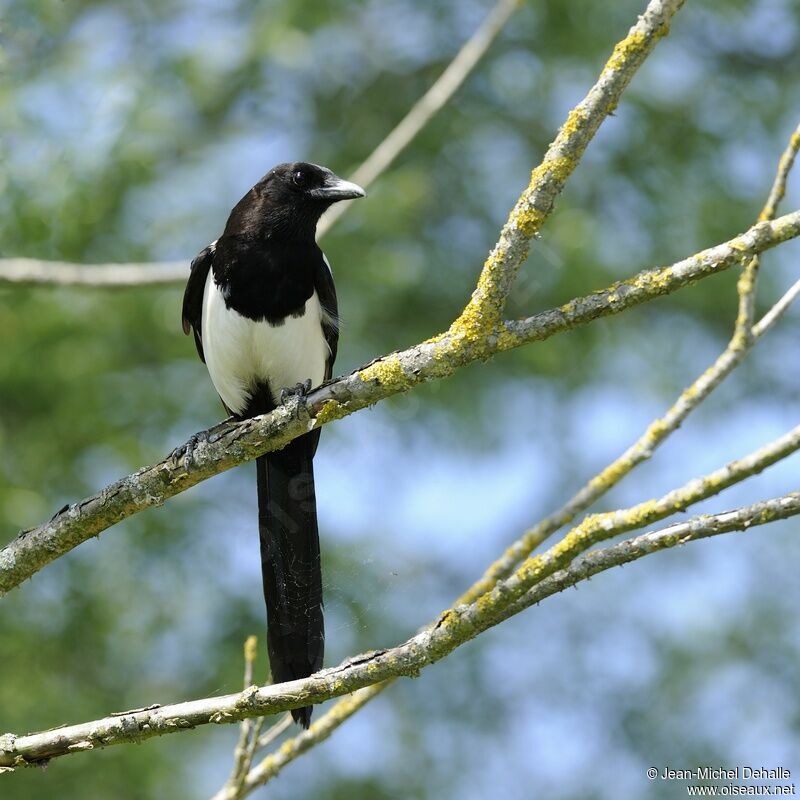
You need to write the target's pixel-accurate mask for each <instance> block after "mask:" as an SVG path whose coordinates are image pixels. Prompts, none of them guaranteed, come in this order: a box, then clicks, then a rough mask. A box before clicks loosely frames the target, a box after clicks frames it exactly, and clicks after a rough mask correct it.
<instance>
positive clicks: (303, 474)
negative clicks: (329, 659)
mask: <svg viewBox="0 0 800 800" xmlns="http://www.w3.org/2000/svg"><path fill="white" fill-rule="evenodd" d="M318 438H319V431H313V432H312V433H308V434H305V435H304V436H300V437H299V438H297V439H294V440H293V441H291V442H290V443H289V444H288V445H286V447H284V448H283V450H279V451H276V452H274V453H268V454H267V455H265V456H261V457H260V458H258V459H257V460H256V473H257V478H258V532H259V537H260V540H261V572H262V577H263V581H264V599H265V600H266V604H267V623H268V631H267V650H268V652H269V663H270V667H271V669H272V680H273V682H274V683H283V682H284V681H291V680H297V679H298V678H305V677H308V676H309V675H311V674H312V673H314V672H316V671H317V670H319V669H320V668H321V667H322V659H323V653H324V647H325V629H324V623H323V618H322V571H321V568H320V554H319V532H318V530H317V503H316V497H315V494H314V465H313V460H312V459H313V455H314V451H315V450H316V445H317V439H318ZM311 711H312V708H311V706H306V707H305V708H296V709H293V711H292V716H293V717H294V720H295V722H299V723H300V724H301V725H302V726H303V727H304V728H308V726H309V724H310V722H311Z"/></svg>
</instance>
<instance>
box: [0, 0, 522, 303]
mask: <svg viewBox="0 0 800 800" xmlns="http://www.w3.org/2000/svg"><path fill="white" fill-rule="evenodd" d="M519 3H520V0H498V2H497V4H496V5H495V7H494V8H493V9H492V11H491V12H490V13H489V15H488V16H487V17H486V19H485V20H484V22H483V23H482V24H481V26H480V27H479V28H478V30H477V31H475V33H474V34H473V36H472V37H471V38H470V39H469V40H468V41H467V42H466V43H465V44H464V46H463V47H462V48H461V50H459V52H458V54H457V55H456V57H455V58H454V59H453V61H451V62H450V64H449V65H448V66H447V68H446V69H445V71H444V72H443V73H442V74H441V76H440V77H439V79H438V80H437V81H436V82H435V83H434V84H433V86H431V87H430V88H429V89H428V91H427V92H425V94H424V95H423V96H422V97H421V98H420V99H419V100H418V101H417V102H416V103H415V104H414V105H413V107H412V108H411V109H410V110H409V112H408V114H406V116H405V117H403V119H402V120H401V121H400V122H399V123H398V125H397V126H396V127H395V128H394V129H393V130H392V131H391V133H390V134H389V135H388V136H387V137H386V138H385V139H384V140H383V141H382V142H381V143H380V144H379V145H378V146H377V147H376V148H375V149H374V150H373V151H372V153H371V154H370V155H369V156H368V157H367V159H366V160H365V161H364V162H363V163H362V164H361V166H359V167H358V168H357V169H356V171H355V172H354V173H353V176H352V180H353V181H355V182H356V183H358V184H359V185H360V186H363V187H365V188H369V186H370V185H371V184H372V183H374V182H375V181H376V180H377V179H378V178H379V177H380V176H381V175H382V174H383V173H384V172H385V171H386V170H387V169H388V168H389V167H390V166H391V165H392V163H393V162H394V160H395V159H396V158H397V156H398V155H400V153H401V152H402V151H403V150H404V149H405V148H406V147H407V146H408V145H409V144H410V143H411V142H412V141H413V140H414V138H415V137H416V136H417V134H418V133H419V132H420V131H421V130H422V129H423V128H424V127H425V126H426V125H427V124H428V123H429V122H430V121H431V120H432V119H433V117H434V116H435V115H436V113H437V112H438V111H439V110H440V109H441V108H442V107H443V106H444V105H445V104H446V103H447V101H448V100H449V99H450V98H451V97H452V96H453V95H454V94H455V92H456V91H458V88H459V87H460V86H461V85H462V83H463V82H464V81H465V80H466V79H467V77H468V76H469V75H470V73H471V72H472V71H473V70H474V69H475V67H476V66H477V64H478V62H479V61H480V59H481V58H482V57H483V55H484V54H485V53H486V51H487V50H488V49H489V47H490V45H491V44H492V42H493V41H494V40H495V39H496V38H497V35H498V34H499V33H500V31H501V30H502V29H503V27H504V26H505V24H506V22H508V19H509V17H510V16H511V14H512V13H513V11H514V9H515V8H516V7H517V6H518V5H519ZM351 205H352V204H351V203H348V202H344V203H338V204H337V205H335V206H334V207H333V208H331V209H330V211H328V213H327V214H325V216H324V217H323V218H322V220H320V224H319V226H318V228H317V237H318V238H320V237H322V236H324V235H325V234H326V233H327V232H328V231H329V230H330V229H331V228H332V227H333V226H334V224H335V223H336V221H337V220H338V219H339V218H340V217H341V216H342V214H344V213H346V211H347V209H348V208H350V206H351ZM188 275H189V262H188V261H185V262H184V261H161V262H152V263H149V264H92V265H87V264H73V263H70V262H65V261H44V260H39V259H35V258H0V286H2V284H4V283H8V284H21V285H33V286H36V285H46V286H48V285H49V286H94V287H98V288H122V287H126V286H148V285H151V286H152V285H161V284H182V283H185V281H186V278H187V277H188Z"/></svg>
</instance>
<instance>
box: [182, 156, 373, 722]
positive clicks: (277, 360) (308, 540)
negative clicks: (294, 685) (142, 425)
mask: <svg viewBox="0 0 800 800" xmlns="http://www.w3.org/2000/svg"><path fill="white" fill-rule="evenodd" d="M364 194H365V193H364V190H363V189H362V188H361V187H360V186H356V184H354V183H350V182H348V181H345V180H342V179H341V178H339V177H337V176H336V175H334V174H333V172H331V171H330V170H329V169H326V168H325V167H320V166H317V165H316V164H307V163H304V162H296V163H292V164H279V165H278V166H277V167H275V168H274V169H272V170H270V171H269V172H268V173H267V174H266V175H265V176H264V177H263V178H262V179H261V180H260V181H259V182H258V183H257V184H256V185H255V186H253V188H252V189H250V191H249V192H248V193H247V194H246V195H245V196H244V197H243V198H242V199H241V200H240V201H239V202H238V203H237V204H236V206H235V207H234V209H233V211H231V214H230V216H229V217H228V222H227V224H226V225H225V231H224V232H223V234H222V236H220V237H219V239H217V240H216V241H215V242H213V243H212V244H210V245H209V246H208V247H206V248H205V250H203V251H202V252H201V253H200V254H199V255H198V256H197V258H195V259H194V261H193V262H192V266H191V272H190V275H189V281H188V283H187V285H186V292H185V293H184V296H183V331H184V333H186V334H188V333H189V332H190V331H191V332H192V333H193V334H194V341H195V345H196V346H197V352H198V354H199V356H200V358H201V359H202V360H203V361H204V362H205V364H206V366H207V367H208V372H209V374H210V375H211V381H212V383H213V384H214V388H215V389H216V390H217V394H219V396H220V398H221V399H222V404H223V405H224V406H225V409H226V410H227V411H228V413H229V414H230V415H231V416H232V417H234V418H237V419H244V418H246V417H254V416H256V415H258V414H265V413H267V412H268V411H271V410H272V409H274V408H275V407H276V406H277V405H278V404H279V403H282V402H283V401H284V400H285V397H286V393H287V391H288V392H296V393H300V394H301V395H302V394H304V393H305V392H307V391H309V389H310V388H311V387H315V386H318V385H319V384H321V383H322V382H323V381H325V380H328V379H329V378H330V377H331V369H332V367H333V361H334V359H335V358H336V348H337V345H338V340H339V314H338V306H337V302H336V290H335V288H334V285H333V273H332V272H331V268H330V265H329V263H328V260H327V259H326V258H325V255H324V254H323V252H322V251H321V250H320V249H319V247H318V246H317V242H316V239H315V234H316V228H317V222H318V221H319V218H320V216H321V215H322V213H323V212H324V211H325V210H326V209H327V208H328V207H329V206H331V205H332V204H333V203H336V202H338V201H339V200H348V199H351V198H356V197H364ZM292 387H293V388H292ZM319 434H320V432H319V430H316V431H311V432H310V433H307V434H304V435H303V436H300V437H299V438H297V439H294V440H293V441H292V442H290V443H289V444H288V445H286V446H285V447H284V448H283V449H282V450H278V451H275V452H272V453H268V454H267V455H265V456H261V457H260V458H258V459H257V460H256V476H257V484H258V532H259V538H260V541H261V572H262V579H263V583H264V599H265V600H266V605H267V625H268V630H267V650H268V652H269V662H270V667H271V669H272V679H273V681H274V682H275V683H283V682H284V681H290V680H296V679H298V678H305V677H307V676H308V675H311V674H312V673H313V672H316V671H317V670H318V669H320V668H321V666H322V659H323V650H324V643H325V630H324V624H323V618H322V573H321V569H320V554H319V533H318V530H317V508H316V497H315V494H314V467H313V457H314V453H315V452H316V449H317V443H318V442H319ZM292 716H293V717H294V719H295V721H297V722H299V723H300V724H301V725H302V726H303V727H304V728H307V727H308V726H309V724H310V721H311V707H310V706H308V707H306V708H298V709H295V710H294V711H292Z"/></svg>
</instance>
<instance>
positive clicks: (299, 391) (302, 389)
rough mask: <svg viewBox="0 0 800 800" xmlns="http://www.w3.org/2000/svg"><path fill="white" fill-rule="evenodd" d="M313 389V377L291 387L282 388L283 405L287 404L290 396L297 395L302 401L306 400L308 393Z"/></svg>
mask: <svg viewBox="0 0 800 800" xmlns="http://www.w3.org/2000/svg"><path fill="white" fill-rule="evenodd" d="M310 391H311V378H308V379H307V380H305V381H303V382H302V383H298V384H295V385H294V386H293V387H291V388H284V389H281V405H282V406H285V405H286V401H287V400H288V399H289V398H290V397H296V398H297V399H298V400H299V401H300V402H301V403H303V402H305V399H306V395H307V394H308V393H309V392H310Z"/></svg>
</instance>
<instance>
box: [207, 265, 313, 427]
mask: <svg viewBox="0 0 800 800" xmlns="http://www.w3.org/2000/svg"><path fill="white" fill-rule="evenodd" d="M321 320H322V309H321V307H320V304H319V299H318V297H317V293H316V292H314V294H313V295H311V297H310V298H309V299H308V300H307V301H306V306H305V311H304V313H303V315H302V316H299V317H291V316H290V317H286V319H285V320H284V322H283V324H282V325H275V326H273V325H270V324H269V323H268V322H267V321H266V320H264V321H262V322H254V321H253V320H251V319H247V317H243V316H242V315H241V314H239V313H238V312H237V311H234V310H233V309H230V308H227V307H226V306H225V300H224V298H223V297H222V292H221V291H220V289H219V287H218V286H217V285H216V283H214V275H213V272H212V271H211V270H209V273H208V279H207V280H206V288H205V292H204V293H203V319H202V339H203V353H204V355H205V359H206V366H207V367H208V372H209V374H210V375H211V381H212V383H213V384H214V388H215V389H216V390H217V393H218V394H219V396H220V397H221V398H222V402H223V403H225V405H226V406H227V407H228V408H229V409H230V410H231V411H233V412H234V413H236V414H241V413H242V412H243V411H244V410H245V408H246V406H247V402H248V400H249V399H250V395H251V393H252V391H253V389H254V388H255V387H256V386H257V385H258V384H260V383H263V382H265V381H267V382H268V383H269V387H270V391H271V393H272V399H273V401H274V402H275V403H278V402H280V392H281V389H283V388H287V387H293V386H295V385H296V384H298V383H302V382H304V381H306V380H308V379H310V380H311V385H312V386H318V385H319V384H320V383H322V381H323V379H324V377H325V362H326V361H327V359H328V356H329V350H328V344H327V342H326V341H325V336H324V335H323V331H322V324H321Z"/></svg>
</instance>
